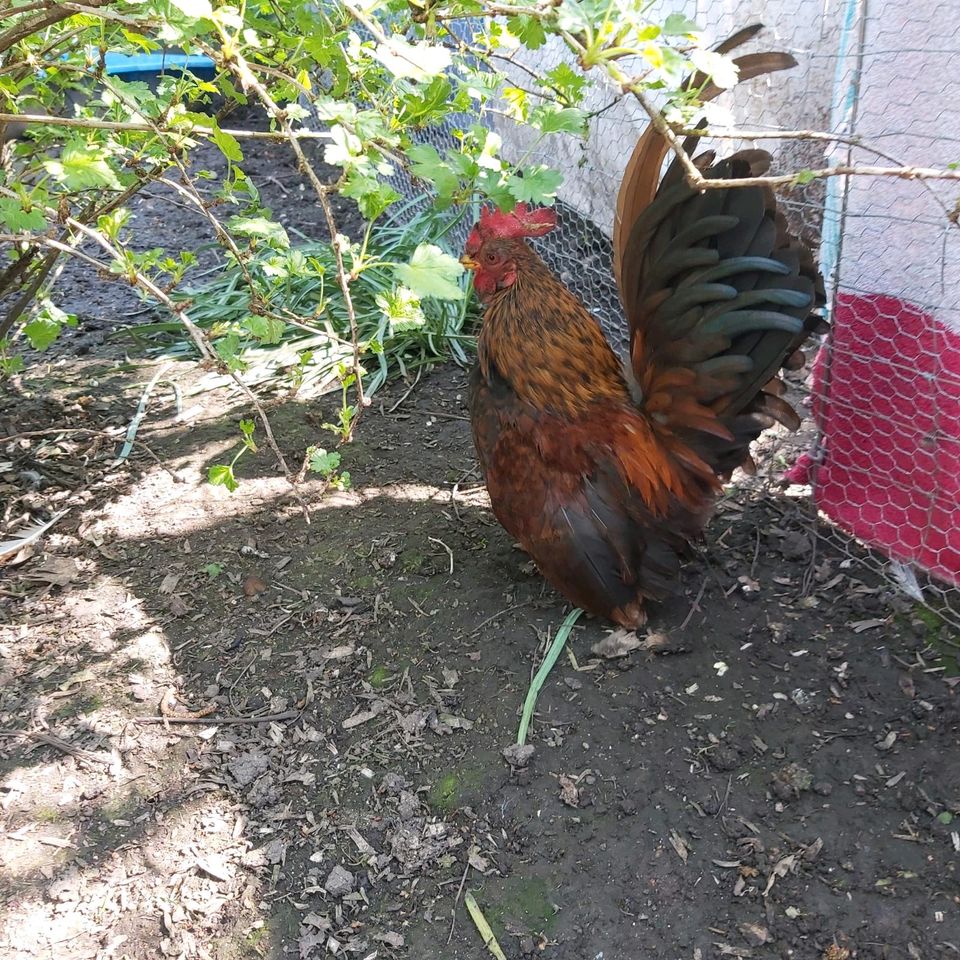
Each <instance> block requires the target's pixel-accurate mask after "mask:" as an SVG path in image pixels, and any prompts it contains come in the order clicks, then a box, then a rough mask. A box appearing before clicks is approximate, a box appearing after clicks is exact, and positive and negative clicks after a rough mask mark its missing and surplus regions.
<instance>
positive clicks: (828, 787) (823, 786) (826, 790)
mask: <svg viewBox="0 0 960 960" xmlns="http://www.w3.org/2000/svg"><path fill="white" fill-rule="evenodd" d="M813 792H814V793H816V794H819V795H820V796H821V797H829V796H830V794H831V793H833V784H832V783H828V782H827V781H826V780H819V781H818V782H817V783H815V784H814V785H813Z"/></svg>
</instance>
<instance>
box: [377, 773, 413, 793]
mask: <svg viewBox="0 0 960 960" xmlns="http://www.w3.org/2000/svg"><path fill="white" fill-rule="evenodd" d="M409 786H410V781H409V780H407V778H406V777H403V776H401V775H400V774H399V773H385V774H384V775H383V779H382V780H381V781H380V789H381V790H383V792H384V793H386V794H389V795H390V796H391V797H396V796H399V794H400V792H401V791H403V790H406V789H407V787H409Z"/></svg>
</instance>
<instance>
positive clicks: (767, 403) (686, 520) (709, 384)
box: [461, 26, 823, 629]
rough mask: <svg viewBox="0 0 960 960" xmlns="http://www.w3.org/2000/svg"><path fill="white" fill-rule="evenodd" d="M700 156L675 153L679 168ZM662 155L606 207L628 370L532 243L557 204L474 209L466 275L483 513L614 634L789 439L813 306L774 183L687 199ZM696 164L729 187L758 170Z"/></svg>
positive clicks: (691, 143) (737, 163)
mask: <svg viewBox="0 0 960 960" xmlns="http://www.w3.org/2000/svg"><path fill="white" fill-rule="evenodd" d="M759 29H760V28H759V26H757V27H750V28H747V29H746V30H742V31H740V32H739V33H737V34H735V35H734V36H733V37H731V38H730V39H729V40H727V41H725V42H724V43H723V44H721V45H720V46H719V47H717V48H716V49H717V50H718V51H719V52H721V53H727V52H729V51H730V50H732V49H734V48H735V47H736V46H739V45H740V44H741V43H743V42H744V41H745V40H747V39H749V38H750V37H752V36H754V35H755V34H756V32H757V31H758V30H759ZM735 62H736V63H737V65H738V67H739V70H740V78H741V79H749V78H750V77H755V76H758V75H760V74H763V73H768V72H771V71H774V70H782V69H785V68H787V67H790V66H794V65H795V61H794V60H793V58H792V57H790V56H789V55H787V54H782V53H764V54H751V55H747V56H744V57H741V58H739V59H738V60H736V61H735ZM690 83H691V84H692V85H695V86H696V87H703V88H704V89H703V91H702V92H701V94H700V96H701V99H709V98H710V97H713V96H716V94H717V93H718V92H719V91H718V90H717V89H716V88H715V87H712V86H710V85H708V84H706V78H705V77H702V76H696V77H693V78H692V79H691V81H690ZM696 144H697V140H696V138H690V139H688V141H687V142H686V143H685V144H684V148H685V149H686V151H687V153H688V154H689V155H690V156H693V151H694V149H695V147H696ZM667 150H668V145H667V143H666V142H665V140H664V139H663V137H662V136H661V134H659V133H658V132H656V130H655V129H653V127H652V125H651V126H650V127H648V129H647V130H646V131H645V133H644V135H643V136H642V137H641V138H640V141H639V142H638V144H637V146H636V148H635V150H634V152H633V155H632V156H631V159H630V162H629V163H628V165H627V169H626V172H625V174H624V179H623V183H622V185H621V188H620V192H619V196H618V200H617V217H616V221H615V224H614V236H613V254H614V257H613V270H614V274H615V276H616V280H617V285H618V288H619V291H620V298H621V301H622V303H623V308H624V311H625V314H626V318H627V320H628V323H629V330H630V341H629V349H628V356H627V358H626V359H625V360H622V359H621V358H620V357H619V356H618V355H617V353H615V352H614V350H613V349H612V347H611V345H610V344H609V343H608V341H607V339H606V338H605V336H604V334H603V331H602V330H601V327H600V324H599V323H598V322H597V320H596V319H595V318H594V317H593V316H592V315H591V314H590V313H589V312H588V311H587V309H586V308H585V307H584V305H583V304H582V302H581V301H580V300H579V299H578V297H577V296H576V295H575V294H574V293H573V292H571V291H570V290H569V289H568V288H567V287H566V286H564V284H563V283H562V282H561V281H560V280H559V279H558V278H557V277H556V276H555V275H554V274H553V272H552V271H551V270H550V269H549V268H548V267H547V266H546V264H545V263H544V262H543V261H542V260H541V259H540V257H539V256H538V255H537V253H536V252H535V251H534V249H533V248H532V247H531V246H530V245H529V244H528V242H527V240H528V238H533V237H542V236H544V235H545V234H546V233H548V232H549V231H551V230H553V229H554V228H555V227H556V225H557V219H556V214H555V213H554V211H553V210H551V209H549V208H537V209H531V208H528V207H527V206H526V205H524V204H517V206H516V207H515V208H514V210H513V211H512V212H510V213H502V212H499V211H494V210H487V209H485V210H483V211H482V213H481V215H480V219H479V221H478V222H477V224H476V225H475V226H474V227H473V229H472V231H471V233H470V235H469V237H468V238H467V242H466V248H465V253H464V256H463V258H462V261H461V262H462V263H463V265H464V266H465V267H467V268H468V269H470V270H472V271H473V272H474V287H475V289H476V291H477V293H478V294H479V296H480V297H481V298H482V299H483V301H484V302H485V307H486V309H485V313H484V317H483V326H482V329H481V333H480V336H479V341H478V363H477V366H476V367H475V368H474V370H473V372H472V375H471V383H470V419H471V424H472V429H473V438H474V443H475V446H476V449H477V454H478V457H479V460H480V465H481V469H482V471H483V474H484V477H485V480H486V484H487V489H488V491H489V494H490V500H491V504H492V506H493V511H494V513H495V514H496V516H497V518H498V520H499V521H500V523H501V524H502V525H503V526H504V527H505V528H506V529H507V531H508V532H509V533H510V534H512V535H513V537H515V538H516V540H518V541H519V543H520V545H521V546H522V547H523V549H524V550H525V551H526V552H527V553H528V554H529V555H530V556H531V557H532V558H533V560H534V561H535V563H536V565H537V567H538V568H539V569H540V571H541V573H542V574H543V576H544V577H545V578H546V579H547V580H548V581H549V582H550V583H551V584H553V586H554V587H556V588H557V589H558V590H559V591H560V592H561V593H562V594H564V595H565V596H566V597H567V598H568V599H569V600H570V601H572V602H573V603H574V604H576V605H577V606H579V607H582V608H583V609H585V610H587V611H588V612H590V613H593V614H595V615H597V616H601V617H604V618H607V619H609V620H612V621H613V622H614V623H616V624H618V625H620V626H621V627H624V628H627V629H635V628H637V627H639V626H642V625H643V624H644V622H645V621H646V618H647V610H646V607H647V601H649V600H660V599H663V598H665V597H666V596H667V595H669V593H670V592H671V589H672V588H673V586H674V585H675V583H676V580H677V577H678V573H679V566H680V560H681V559H682V558H683V557H684V556H685V555H687V554H688V552H689V547H690V544H691V543H692V542H693V541H694V540H696V538H697V537H698V536H699V535H700V534H701V533H702V531H703V528H704V526H705V524H706V522H707V520H708V519H709V517H710V514H711V509H712V506H713V503H714V501H715V499H716V496H717V494H718V492H719V491H720V489H721V485H722V482H723V481H724V480H725V479H728V478H729V476H730V474H731V473H732V472H733V470H734V469H735V468H736V467H738V466H744V467H747V468H749V467H751V466H752V460H751V459H750V455H749V447H750V443H751V442H752V441H753V440H755V439H756V438H757V437H758V436H759V434H760V432H761V431H762V430H763V429H765V428H766V427H769V426H771V425H772V424H773V423H774V421H779V422H780V423H783V424H784V425H786V426H787V427H789V428H791V429H796V427H797V426H798V425H799V418H798V417H797V415H796V413H795V412H794V410H793V409H792V408H791V407H790V406H789V404H788V403H787V402H786V401H785V400H784V399H783V397H782V394H783V392H784V387H783V383H782V381H780V380H779V379H777V375H778V373H779V371H780V370H781V368H782V367H787V368H791V369H796V368H798V367H799V366H802V363H803V354H802V353H801V352H800V348H801V347H802V345H803V344H804V342H805V341H806V339H807V338H808V336H809V335H810V334H811V333H812V332H814V331H815V330H818V329H820V324H821V321H820V319H819V317H818V316H817V315H816V313H815V312H814V311H815V310H816V308H817V307H818V306H819V305H820V304H821V303H822V302H823V284H822V279H821V278H820V275H819V273H818V272H817V269H816V267H815V265H814V261H813V257H812V255H811V252H810V251H809V250H808V249H807V248H805V247H804V246H803V245H802V244H801V243H800V242H799V241H798V240H797V239H796V238H795V237H794V236H792V235H791V233H790V231H789V229H788V226H787V223H786V220H785V218H784V216H783V214H782V213H781V212H780V211H779V210H778V209H777V204H776V200H775V198H774V195H773V193H772V191H771V190H770V189H769V188H766V187H764V186H762V185H754V186H744V187H735V188H731V189H721V190H711V191H706V192H697V191H696V190H694V189H692V188H691V187H690V186H689V185H688V184H687V183H686V181H685V180H684V178H683V171H682V168H681V166H680V164H679V162H678V161H675V162H674V164H673V165H672V166H671V167H670V168H669V169H668V170H667V172H666V174H665V175H664V176H663V178H662V180H661V179H660V168H661V165H662V163H663V160H664V158H665V156H666V152H667ZM694 163H695V164H696V165H697V167H698V169H700V170H701V171H702V172H703V173H704V174H705V175H706V176H707V177H710V178H716V179H720V178H723V179H741V178H744V177H755V176H760V175H762V174H763V173H764V172H765V171H766V170H767V168H768V166H769V163H770V156H769V154H767V153H765V152H763V151H760V150H742V151H740V152H738V153H734V154H733V155H732V156H730V157H729V158H727V159H723V160H717V159H716V157H715V155H714V153H713V152H706V153H704V154H702V155H700V156H697V157H696V158H695V159H694ZM658 181H659V183H658Z"/></svg>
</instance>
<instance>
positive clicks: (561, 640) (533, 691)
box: [517, 607, 583, 747]
mask: <svg viewBox="0 0 960 960" xmlns="http://www.w3.org/2000/svg"><path fill="white" fill-rule="evenodd" d="M581 613H583V611H582V610H581V609H580V608H579V607H575V608H574V609H573V610H571V611H570V613H568V614H567V619H566V620H564V621H563V623H562V624H561V625H560V629H559V630H558V631H557V635H556V637H554V639H553V643H552V644H551V646H550V649H549V650H548V651H547V655H546V656H545V657H544V658H543V663H541V664H540V669H539V670H537V672H536V673H535V674H534V675H533V680H532V681H531V682H530V689H529V690H528V691H527V699H526V700H524V702H523V713H522V714H521V716H520V729H519V730H518V731H517V744H518V745H519V746H521V747H522V746H523V745H524V744H525V743H526V742H527V731H528V730H529V729H530V720H531V719H532V717H533V708H534V707H535V706H536V705H537V697H538V696H539V694H540V688H541V687H542V686H543V684H544V682H545V681H546V679H547V677H548V676H549V675H550V671H551V670H552V669H553V665H554V664H555V663H556V662H557V658H558V657H559V656H560V651H561V650H563V648H564V645H565V644H566V642H567V639H568V638H569V636H570V631H571V630H572V629H573V625H574V624H575V623H576V622H577V620H578V619H579V618H580V614H581Z"/></svg>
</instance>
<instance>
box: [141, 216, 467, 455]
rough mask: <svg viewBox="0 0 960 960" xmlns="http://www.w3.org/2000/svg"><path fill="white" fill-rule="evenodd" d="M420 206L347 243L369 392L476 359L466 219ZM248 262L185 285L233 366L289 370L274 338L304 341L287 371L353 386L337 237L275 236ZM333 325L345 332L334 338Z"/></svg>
mask: <svg viewBox="0 0 960 960" xmlns="http://www.w3.org/2000/svg"><path fill="white" fill-rule="evenodd" d="M415 209H416V208H415V206H414V205H413V204H410V203H408V204H405V205H398V207H397V208H396V212H397V219H398V220H400V221H403V225H402V226H399V225H393V224H384V225H380V226H378V225H374V226H373V227H371V229H370V230H369V232H368V235H367V237H366V238H365V239H364V240H361V241H360V242H359V243H354V244H350V245H349V246H348V247H346V248H344V250H343V257H344V261H345V265H346V267H347V269H348V270H349V271H350V272H351V274H353V275H355V277H356V279H355V280H354V282H353V284H352V285H351V292H352V299H353V306H354V311H355V318H356V322H357V333H358V348H359V352H360V357H361V364H362V366H363V368H364V369H366V370H367V375H366V376H365V377H364V389H365V391H366V393H367V394H368V395H372V394H373V393H375V392H376V391H377V390H378V389H379V388H380V387H381V386H382V385H383V384H384V383H385V382H386V380H387V379H389V378H390V377H391V376H395V375H397V374H403V375H407V374H409V373H411V372H412V371H416V369H418V368H419V367H421V366H424V365H429V364H431V363H434V362H436V361H438V360H442V359H447V358H453V359H454V360H457V361H458V362H461V363H464V362H466V361H467V358H468V357H467V353H466V350H465V347H466V346H468V345H469V344H470V342H471V341H472V337H471V336H470V326H471V324H472V322H473V320H474V318H475V317H476V313H477V306H476V303H475V302H474V301H473V300H472V299H468V298H467V297H466V289H467V288H466V284H467V277H466V275H465V274H464V271H463V268H462V267H461V266H460V263H459V262H458V261H457V259H456V258H455V257H454V256H453V251H452V250H451V249H450V247H449V245H448V241H447V235H448V234H449V231H450V229H451V227H452V226H453V225H455V222H456V221H455V220H452V219H451V218H450V216H449V215H441V214H438V213H437V212H436V211H435V210H433V209H431V208H429V207H426V208H424V209H422V210H421V211H420V212H413V211H415ZM245 269H246V274H244V271H243V270H242V269H241V268H240V267H239V266H234V267H230V268H228V269H226V270H223V269H217V270H215V271H213V272H212V273H211V276H210V279H209V280H208V282H206V283H205V284H204V285H203V286H198V287H195V288H191V289H185V290H183V293H182V296H183V297H184V302H185V303H188V304H189V305H190V316H191V318H192V319H193V321H194V323H196V324H197V325H198V326H199V327H200V328H201V329H203V330H205V331H207V332H208V334H209V336H210V337H211V338H212V339H213V341H214V348H215V349H216V352H217V355H218V356H219V357H220V358H221V359H222V360H223V361H224V362H225V363H226V364H227V365H228V367H233V368H236V369H237V370H242V371H244V375H245V377H246V378H247V380H248V382H260V383H263V382H267V381H272V380H274V379H275V378H276V377H277V375H278V369H277V368H276V367H275V366H274V365H272V364H271V363H270V354H269V353H268V352H266V351H265V350H264V348H269V347H270V346H272V345H275V344H280V345H281V346H286V345H289V344H293V345H295V346H296V348H297V350H298V353H297V355H296V359H295V360H294V362H293V363H292V364H290V365H289V366H286V367H283V368H282V372H283V374H284V375H285V376H288V377H289V379H290V381H291V382H292V384H293V386H294V387H295V389H296V390H298V391H299V390H300V389H302V388H304V387H323V386H327V385H331V384H332V382H333V381H337V382H338V384H339V385H340V387H341V388H342V386H343V377H342V376H341V375H340V374H341V372H342V371H345V370H346V367H345V366H344V362H345V359H346V357H347V356H348V354H349V350H348V349H347V347H346V346H345V345H344V344H342V343H340V342H339V341H346V340H349V338H350V335H351V331H350V319H349V316H348V314H347V311H346V308H345V304H344V302H343V297H342V296H341V295H340V290H339V285H338V283H337V272H336V257H335V255H334V252H333V249H332V248H331V246H330V244H329V243H301V244H294V245H291V246H289V248H287V249H276V248H272V247H267V246H264V247H261V248H260V249H259V250H258V252H257V253H256V254H254V255H252V256H251V258H250V259H248V260H247V261H246V264H245ZM248 276H249V277H250V279H251V280H252V281H253V286H254V290H253V291H252V292H251V290H250V287H249V285H248V283H247V277H248ZM254 301H255V302H256V303H255V302H254ZM256 304H265V305H268V306H267V307H266V308H259V307H256ZM254 309H257V310H261V311H263V310H264V309H266V310H268V311H269V312H257V313H254V312H253V311H254ZM291 321H293V322H291ZM177 331H178V327H177V325H176V324H168V323H163V324H157V325H154V326H146V327H141V328H138V331H137V332H138V335H142V334H143V332H147V333H152V334H165V335H166V334H169V333H170V332H177ZM331 335H332V336H334V337H336V338H338V339H337V341H333V342H331V340H330V336H331ZM175 349H176V350H180V351H188V350H190V347H189V346H188V345H186V344H183V345H182V346H180V347H179V348H175ZM352 385H353V382H352V381H351V386H352ZM351 424H352V421H350V422H349V423H347V424H344V423H340V424H339V425H337V426H336V428H335V430H336V432H337V433H338V435H344V436H348V435H349V433H350V427H351Z"/></svg>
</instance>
